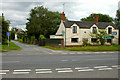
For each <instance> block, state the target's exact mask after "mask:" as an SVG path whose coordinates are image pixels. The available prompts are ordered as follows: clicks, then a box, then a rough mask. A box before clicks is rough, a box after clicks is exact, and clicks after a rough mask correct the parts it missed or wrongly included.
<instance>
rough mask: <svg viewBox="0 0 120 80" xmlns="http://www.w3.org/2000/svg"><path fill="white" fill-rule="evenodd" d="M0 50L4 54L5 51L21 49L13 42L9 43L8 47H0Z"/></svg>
mask: <svg viewBox="0 0 120 80" xmlns="http://www.w3.org/2000/svg"><path fill="white" fill-rule="evenodd" d="M1 47H2V48H1ZM0 48H1V49H0V51H2V52H6V51H7V50H20V49H21V48H20V47H19V46H17V45H16V44H15V43H13V42H10V43H9V47H8V45H0Z"/></svg>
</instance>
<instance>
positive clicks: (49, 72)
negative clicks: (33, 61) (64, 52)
mask: <svg viewBox="0 0 120 80" xmlns="http://www.w3.org/2000/svg"><path fill="white" fill-rule="evenodd" d="M39 73H52V71H41V72H36V74H39Z"/></svg>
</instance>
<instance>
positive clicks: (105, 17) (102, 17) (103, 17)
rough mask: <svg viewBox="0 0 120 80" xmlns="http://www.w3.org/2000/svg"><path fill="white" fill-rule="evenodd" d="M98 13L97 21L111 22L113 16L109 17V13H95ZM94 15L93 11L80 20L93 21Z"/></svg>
mask: <svg viewBox="0 0 120 80" xmlns="http://www.w3.org/2000/svg"><path fill="white" fill-rule="evenodd" d="M97 15H98V17H99V18H98V21H99V22H112V21H113V18H112V17H110V16H109V15H106V14H97ZM94 16H95V13H92V14H90V15H89V16H88V17H86V18H82V19H81V21H94Z"/></svg>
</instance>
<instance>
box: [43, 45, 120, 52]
mask: <svg viewBox="0 0 120 80" xmlns="http://www.w3.org/2000/svg"><path fill="white" fill-rule="evenodd" d="M44 48H49V49H53V50H61V49H64V50H69V51H118V50H119V51H120V45H111V46H85V47H66V48H55V47H50V46H44Z"/></svg>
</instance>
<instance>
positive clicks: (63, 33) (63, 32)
mask: <svg viewBox="0 0 120 80" xmlns="http://www.w3.org/2000/svg"><path fill="white" fill-rule="evenodd" d="M62 35H63V36H64V47H65V31H62Z"/></svg>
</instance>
